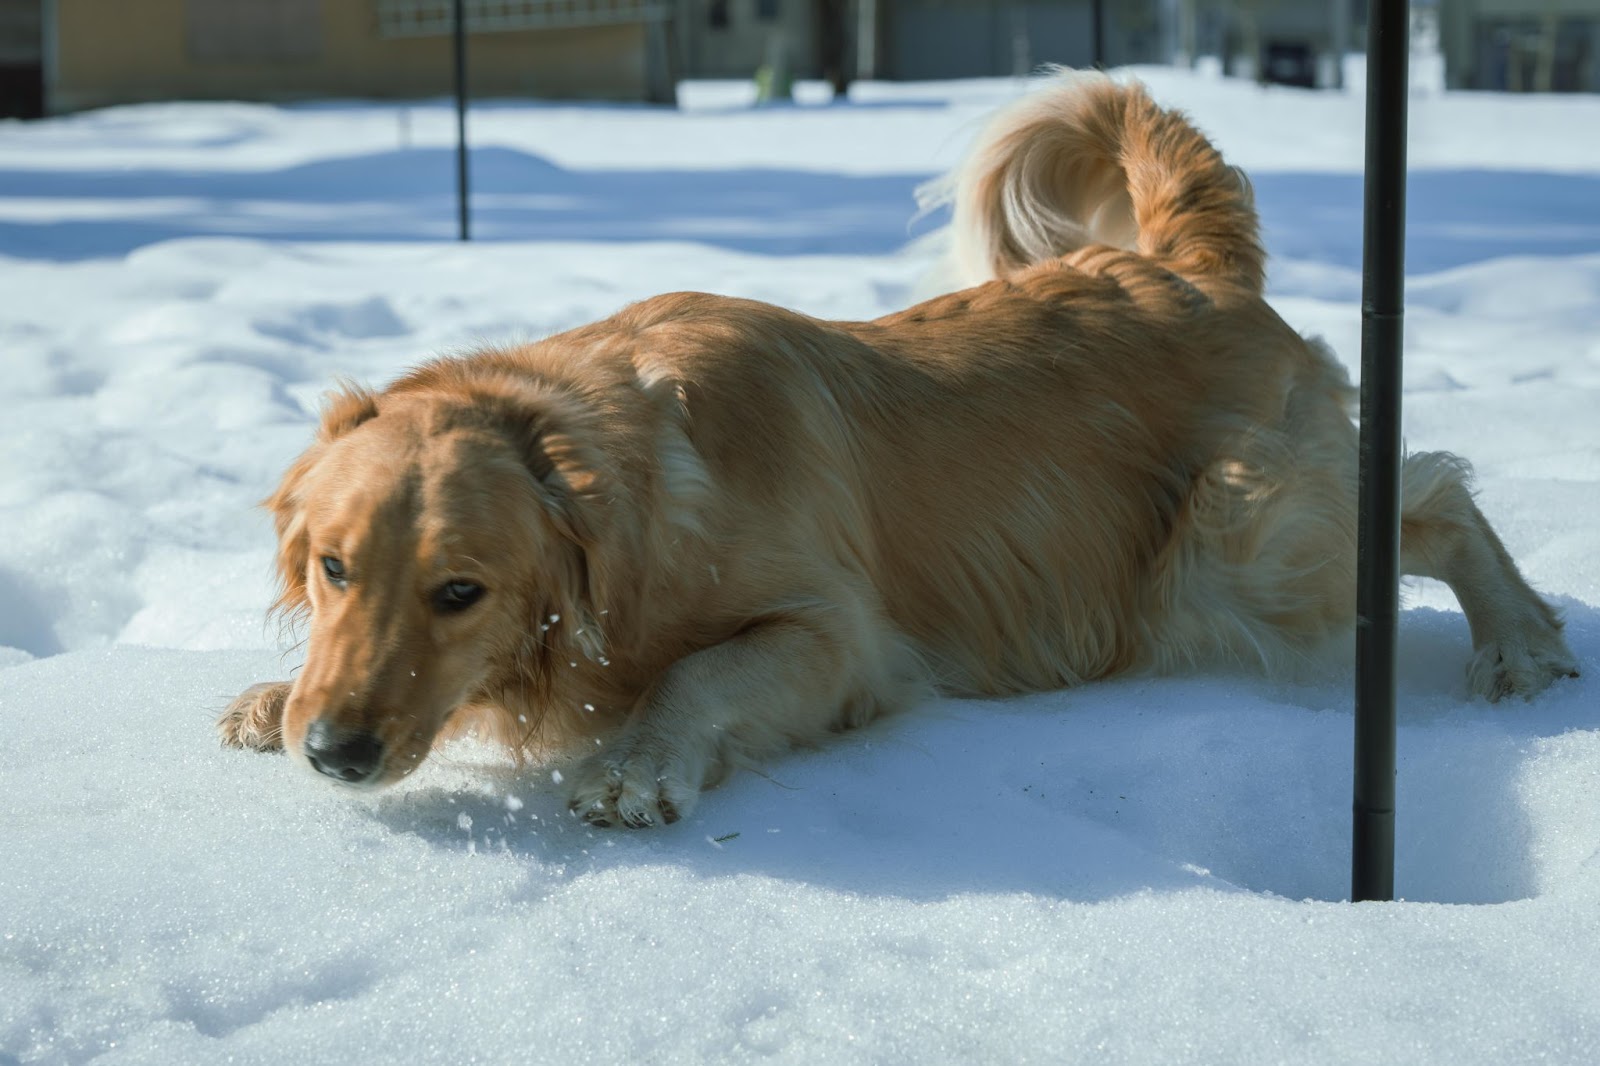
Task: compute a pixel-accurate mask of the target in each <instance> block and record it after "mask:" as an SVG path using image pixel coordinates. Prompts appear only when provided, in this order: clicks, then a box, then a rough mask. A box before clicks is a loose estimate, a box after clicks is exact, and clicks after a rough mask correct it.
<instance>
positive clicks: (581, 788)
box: [568, 740, 700, 829]
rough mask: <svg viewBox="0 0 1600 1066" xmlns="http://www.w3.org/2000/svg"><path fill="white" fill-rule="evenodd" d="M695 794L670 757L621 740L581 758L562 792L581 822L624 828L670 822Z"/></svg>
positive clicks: (690, 806) (683, 813)
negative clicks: (567, 786)
mask: <svg viewBox="0 0 1600 1066" xmlns="http://www.w3.org/2000/svg"><path fill="white" fill-rule="evenodd" d="M699 798H700V790H699V789H698V788H696V787H694V786H693V785H690V784H689V783H688V782H687V781H685V780H684V774H683V773H682V767H681V766H680V765H679V764H678V760H677V759H676V758H675V757H674V756H672V755H670V754H666V753H658V752H655V751H652V750H650V749H649V748H648V747H646V746H643V745H637V746H636V745H634V744H630V743H628V742H627V741H626V740H623V741H622V742H620V743H617V744H615V745H614V746H613V747H612V748H611V749H609V750H607V751H603V752H600V753H598V754H596V755H592V756H590V757H589V758H587V759H585V760H584V761H583V762H582V763H581V764H580V765H579V766H578V768H577V770H576V771H574V773H573V775H572V785H571V788H570V790H569V792H568V802H569V806H570V807H571V808H572V811H573V813H574V814H576V815H577V816H578V817H580V818H582V819H583V820H584V821H585V822H588V823H589V824H590V825H593V826H602V827H603V826H613V825H621V826H626V827H628V828H629V829H646V828H649V827H651V826H657V825H671V824H672V823H673V822H676V821H677V820H678V819H680V818H682V817H685V816H686V815H687V814H688V813H689V812H690V811H691V810H692V809H693V808H694V805H695V802H696V801H697V800H698V799H699Z"/></svg>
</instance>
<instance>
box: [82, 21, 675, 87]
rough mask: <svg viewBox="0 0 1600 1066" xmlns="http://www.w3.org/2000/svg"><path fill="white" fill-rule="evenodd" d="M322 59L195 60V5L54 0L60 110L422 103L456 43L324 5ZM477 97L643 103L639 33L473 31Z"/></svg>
mask: <svg viewBox="0 0 1600 1066" xmlns="http://www.w3.org/2000/svg"><path fill="white" fill-rule="evenodd" d="M315 6H316V7H318V8H319V9H320V19H321V26H320V29H321V33H320V47H319V48H317V49H315V51H317V52H319V53H320V56H319V58H316V59H307V60H300V61H285V62H261V61H255V62H236V61H235V62H196V61H195V60H193V59H192V58H191V55H190V51H189V48H188V46H187V43H186V33H187V20H186V0H138V2H137V3H130V2H129V0H55V3H54V7H55V12H56V41H57V60H58V66H57V76H56V84H55V86H54V91H53V92H52V95H51V100H52V107H53V108H54V109H55V110H71V109H74V108H81V107H95V106H101V105H105V104H111V103H123V102H129V101H135V100H166V99H293V98H297V97H313V96H324V97H325V96H335V97H385V96H387V97H397V96H398V97H416V96H438V95H442V94H448V93H449V92H451V86H452V81H451V78H452V62H451V55H452V52H451V40H450V38H449V37H448V36H443V37H413V38H381V37H379V36H378V31H377V15H376V12H375V9H374V5H373V4H372V3H371V2H370V0H321V3H320V4H316V5H315ZM468 49H469V52H468V63H467V66H468V70H469V75H470V79H471V91H472V93H473V95H475V96H540V97H589V98H598V99H613V100H639V99H643V98H644V94H645V28H644V26H642V25H639V24H632V25H619V26H598V27H593V28H582V29H563V30H532V31H514V32H496V33H480V34H474V35H472V37H471V38H470V39H469V41H468Z"/></svg>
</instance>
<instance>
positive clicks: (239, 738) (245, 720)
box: [217, 681, 289, 751]
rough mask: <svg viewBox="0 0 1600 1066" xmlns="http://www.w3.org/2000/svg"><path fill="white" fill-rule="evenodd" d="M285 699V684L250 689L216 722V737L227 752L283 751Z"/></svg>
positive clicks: (269, 684)
mask: <svg viewBox="0 0 1600 1066" xmlns="http://www.w3.org/2000/svg"><path fill="white" fill-rule="evenodd" d="M288 699H289V683H288V682H287V681H268V682H266V683H264V684H260V685H251V686H250V687H249V688H247V689H245V690H244V691H243V692H241V693H239V694H238V695H237V696H235V697H234V698H233V702H232V703H230V704H228V709H227V710H225V711H223V712H222V715H221V717H219V718H218V719H217V735H218V736H220V737H221V738H222V743H223V744H224V745H226V746H228V747H230V748H253V749H255V750H256V751H282V750H283V705H284V704H285V703H286V702H288Z"/></svg>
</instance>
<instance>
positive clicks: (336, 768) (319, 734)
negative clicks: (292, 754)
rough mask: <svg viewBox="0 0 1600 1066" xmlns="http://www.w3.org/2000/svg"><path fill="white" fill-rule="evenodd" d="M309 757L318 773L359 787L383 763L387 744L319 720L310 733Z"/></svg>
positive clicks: (308, 736)
mask: <svg viewBox="0 0 1600 1066" xmlns="http://www.w3.org/2000/svg"><path fill="white" fill-rule="evenodd" d="M305 753H306V758H307V759H310V760H311V765H312V766H315V767H316V768H317V772H318V773H324V774H327V775H328V776H329V777H336V778H338V779H339V780H340V781H348V782H350V783H351V784H358V783H360V782H362V781H365V780H366V779H367V778H369V777H371V776H372V775H373V773H374V772H375V771H376V770H377V769H378V764H379V763H381V762H383V741H381V740H379V739H378V738H377V737H375V736H373V735H372V734H371V733H365V732H360V733H352V732H348V731H346V730H341V729H338V728H336V727H335V726H332V725H330V724H329V723H328V721H327V719H325V718H319V719H317V720H316V721H315V722H312V723H311V728H310V729H307V730H306V742H305Z"/></svg>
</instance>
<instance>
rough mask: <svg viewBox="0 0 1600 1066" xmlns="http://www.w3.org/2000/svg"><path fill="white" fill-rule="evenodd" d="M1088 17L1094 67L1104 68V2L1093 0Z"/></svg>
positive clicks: (1097, 68)
mask: <svg viewBox="0 0 1600 1066" xmlns="http://www.w3.org/2000/svg"><path fill="white" fill-rule="evenodd" d="M1089 18H1090V20H1091V22H1092V24H1093V25H1092V29H1093V34H1094V68H1095V69H1096V70H1104V69H1106V3H1105V0H1094V3H1093V4H1092V5H1091V6H1090V8H1089Z"/></svg>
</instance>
